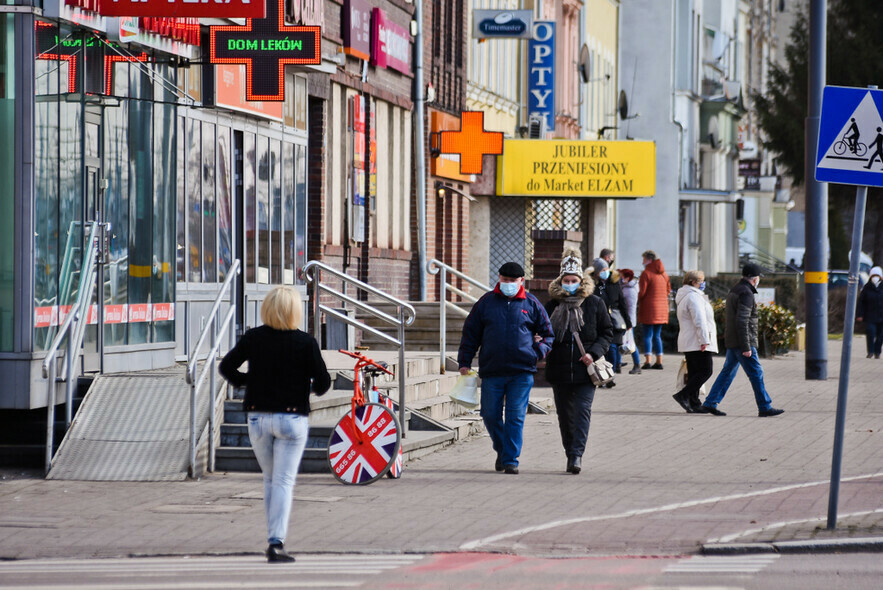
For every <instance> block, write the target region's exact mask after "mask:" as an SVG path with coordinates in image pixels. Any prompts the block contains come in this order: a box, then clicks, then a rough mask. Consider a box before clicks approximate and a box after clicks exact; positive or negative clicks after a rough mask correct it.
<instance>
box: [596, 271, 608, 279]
mask: <svg viewBox="0 0 883 590" xmlns="http://www.w3.org/2000/svg"><path fill="white" fill-rule="evenodd" d="M598 276H599V277H601V280H602V281H606V280H607V279H608V278H610V271H609V270H602V271H601V272H600V273H598Z"/></svg>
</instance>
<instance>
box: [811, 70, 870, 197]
mask: <svg viewBox="0 0 883 590" xmlns="http://www.w3.org/2000/svg"><path fill="white" fill-rule="evenodd" d="M881 112H883V90H871V89H868V88H846V87H844V86H825V90H824V92H823V94H822V117H821V121H820V124H819V143H818V151H817V153H816V158H817V159H816V180H818V181H819V182H836V183H839V184H857V185H861V186H883V117H881V115H880V113H881Z"/></svg>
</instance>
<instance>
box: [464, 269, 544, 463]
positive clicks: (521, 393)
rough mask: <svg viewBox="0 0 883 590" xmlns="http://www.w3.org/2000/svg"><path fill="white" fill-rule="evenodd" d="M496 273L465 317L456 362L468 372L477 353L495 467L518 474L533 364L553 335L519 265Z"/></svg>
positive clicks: (485, 416) (484, 411)
mask: <svg viewBox="0 0 883 590" xmlns="http://www.w3.org/2000/svg"><path fill="white" fill-rule="evenodd" d="M499 273H500V278H499V282H498V283H497V284H496V286H495V287H494V290H493V291H491V292H490V293H485V294H484V295H482V297H481V299H479V300H478V301H477V302H476V303H475V305H474V306H473V307H472V311H470V312H469V315H468V316H467V317H466V321H465V323H464V324H463V336H462V338H461V339H460V350H459V351H458V353H457V363H458V364H459V366H460V374H461V375H465V374H467V373H468V372H469V369H470V368H471V367H472V360H473V359H474V358H475V353H476V352H478V376H479V377H480V378H481V417H482V419H483V420H484V425H485V428H487V432H488V434H489V435H490V437H491V442H492V443H493V445H494V451H496V453H497V459H496V462H495V464H494V468H495V469H496V470H497V471H505V472H506V473H509V474H512V475H516V474H518V457H519V456H520V455H521V445H522V441H523V437H524V416H525V414H527V403H528V401H529V399H530V390H531V388H532V387H533V377H534V374H535V373H536V372H537V361H538V360H540V359H542V358H545V356H546V355H547V354H549V350H551V348H552V339H553V334H552V326H551V325H550V324H549V316H548V315H546V310H545V309H543V305H542V304H541V303H540V302H539V301H538V300H537V298H536V297H534V296H533V295H531V294H530V293H528V292H527V291H525V290H524V269H523V268H521V265H520V264H518V263H516V262H507V263H506V264H504V265H503V266H501V267H500V271H499ZM534 336H539V338H536V339H535V338H534Z"/></svg>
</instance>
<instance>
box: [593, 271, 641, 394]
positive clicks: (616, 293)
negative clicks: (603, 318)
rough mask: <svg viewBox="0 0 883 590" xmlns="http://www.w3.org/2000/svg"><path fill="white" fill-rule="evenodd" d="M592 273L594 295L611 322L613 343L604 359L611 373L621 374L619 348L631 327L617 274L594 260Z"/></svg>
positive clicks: (612, 383) (609, 383)
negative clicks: (611, 366)
mask: <svg viewBox="0 0 883 590" xmlns="http://www.w3.org/2000/svg"><path fill="white" fill-rule="evenodd" d="M592 267H593V268H594V271H593V273H592V278H593V279H594V281H595V293H597V295H598V297H600V298H601V301H603V302H604V304H605V305H606V306H607V311H608V313H609V314H610V320H611V321H612V322H613V341H612V342H611V343H610V346H609V347H608V349H607V354H605V355H604V356H605V358H606V359H607V360H608V361H609V362H610V364H612V365H613V372H614V373H620V372H622V356H621V355H620V352H619V347H620V345H621V344H622V340H623V337H624V336H625V333H626V331H628V329H629V328H631V327H632V323H631V320H630V319H629V309H628V306H627V305H626V302H625V297H624V296H623V294H622V286H621V285H620V284H619V273H618V272H617V271H615V270H614V271H611V270H610V268H609V267H608V265H607V261H606V260H604V259H603V258H600V257H599V258H596V259H595V260H593V261H592ZM615 386H616V381H609V382H608V383H607V385H606V387H615Z"/></svg>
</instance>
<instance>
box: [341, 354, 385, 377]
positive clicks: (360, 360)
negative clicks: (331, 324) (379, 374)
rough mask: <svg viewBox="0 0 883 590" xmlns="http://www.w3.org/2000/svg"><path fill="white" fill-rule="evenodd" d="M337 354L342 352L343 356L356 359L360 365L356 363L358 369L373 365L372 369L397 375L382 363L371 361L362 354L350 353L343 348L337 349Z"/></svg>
mask: <svg viewBox="0 0 883 590" xmlns="http://www.w3.org/2000/svg"><path fill="white" fill-rule="evenodd" d="M337 352H342V353H343V354H345V355H347V356H351V357H353V358H354V359H356V360H357V361H358V363H356V366H357V367H359V366H361V367H366V366H368V365H371V366H372V367H376V368H377V369H379V370H381V371H383V372H384V373H388V374H390V375H395V373H393V372H392V371H390V370H389V369H387V368H386V367H384V366H383V365H381V364H380V363H378V362H376V361H374V360H373V359H369V358H368V357H366V356H365V355H364V354H362V353H361V352H350V351H348V350H344V349H342V348H339V349H337Z"/></svg>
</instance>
